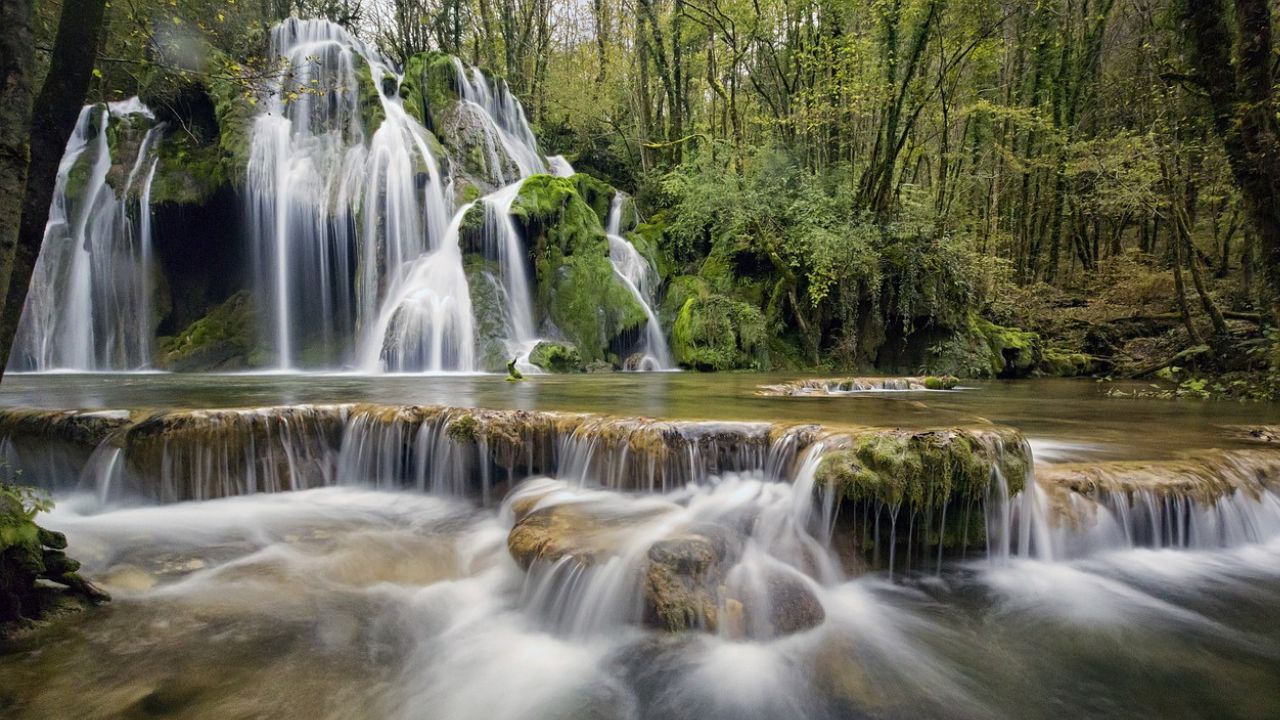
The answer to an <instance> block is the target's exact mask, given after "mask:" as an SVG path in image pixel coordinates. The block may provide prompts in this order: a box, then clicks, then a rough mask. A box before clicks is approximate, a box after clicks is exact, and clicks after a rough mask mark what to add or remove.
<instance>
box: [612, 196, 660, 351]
mask: <svg viewBox="0 0 1280 720" xmlns="http://www.w3.org/2000/svg"><path fill="white" fill-rule="evenodd" d="M625 202H626V198H625V197H624V196H623V195H622V193H617V194H615V195H614V196H613V200H612V202H611V203H610V205H609V218H608V222H607V223H606V227H605V233H606V234H607V235H608V237H609V262H610V263H612V264H613V271H614V272H615V273H617V275H618V277H619V278H621V279H622V282H623V284H624V285H626V287H627V290H629V291H630V292H631V294H632V295H634V296H635V298H636V300H637V301H638V302H639V303H640V306H641V307H643V308H644V314H645V317H646V318H647V321H646V323H645V326H644V338H643V340H642V344H641V345H640V348H639V350H638V352H639V353H640V355H641V359H640V361H639V362H637V363H635V367H629V368H627V369H628V370H670V369H671V368H673V367H675V363H674V362H673V361H672V359H671V350H670V348H669V347H668V346H667V337H666V334H665V333H663V331H662V324H661V323H660V322H659V321H658V316H657V314H656V313H654V311H653V306H654V304H655V303H656V302H657V290H658V271H657V268H655V267H654V266H653V263H652V262H651V261H650V260H649V259H648V258H646V257H644V256H643V255H641V254H640V251H639V250H637V249H636V246H635V245H632V244H631V243H630V242H629V241H628V240H627V239H626V238H624V237H622V210H623V206H624V204H625Z"/></svg>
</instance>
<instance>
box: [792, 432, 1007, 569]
mask: <svg viewBox="0 0 1280 720" xmlns="http://www.w3.org/2000/svg"><path fill="white" fill-rule="evenodd" d="M1030 467H1031V457H1030V452H1029V450H1028V449H1027V446H1026V443H1025V442H1024V441H1023V439H1022V437H1021V436H1020V435H1019V434H1018V433H1016V432H1015V431H1012V430H1007V429H990V430H968V429H947V430H925V431H910V430H867V431H864V432H857V433H853V434H851V435H850V436H849V438H848V442H847V444H846V445H845V446H844V447H841V448H838V449H835V450H832V451H830V452H828V453H827V454H826V455H824V456H823V457H822V460H821V461H820V462H819V464H818V468H817V471H816V473H815V476H814V480H815V484H816V487H817V488H818V489H819V491H820V492H825V493H830V494H831V496H832V497H833V498H834V499H835V500H836V501H837V502H840V503H847V504H849V505H852V506H854V507H853V509H851V510H850V511H849V512H848V513H843V515H845V516H847V517H853V518H859V517H861V518H867V517H871V518H876V517H878V516H879V515H880V514H881V513H884V514H886V515H887V518H888V519H885V521H884V522H866V523H863V524H862V525H861V526H860V527H858V528H856V529H857V530H858V531H859V532H860V536H859V537H858V538H857V539H856V541H855V543H856V546H857V549H859V550H861V551H863V552H865V553H868V554H870V553H879V555H880V556H881V557H884V556H885V555H887V553H886V552H883V551H884V550H885V549H887V548H889V547H890V546H893V545H908V546H910V545H914V546H915V548H916V549H917V550H919V549H920V548H924V547H933V548H937V547H938V546H939V545H941V546H942V547H943V548H948V549H959V548H963V547H968V546H971V545H976V544H981V543H982V542H985V540H986V529H985V527H984V525H983V513H982V508H983V506H984V504H985V503H986V500H987V498H988V496H989V493H990V491H991V488H992V485H991V483H992V477H993V473H995V472H998V473H999V476H1000V477H1002V478H1003V479H1004V482H1005V489H1006V491H1007V492H1008V494H1010V495H1012V494H1014V493H1017V492H1019V491H1021V490H1022V488H1023V486H1024V484H1025V482H1026V479H1027V474H1028V470H1029V469H1030ZM899 517H901V518H908V517H910V518H915V520H914V521H913V522H912V523H911V524H910V526H909V527H906V526H903V527H898V526H897V523H896V521H895V520H894V519H895V518H899Z"/></svg>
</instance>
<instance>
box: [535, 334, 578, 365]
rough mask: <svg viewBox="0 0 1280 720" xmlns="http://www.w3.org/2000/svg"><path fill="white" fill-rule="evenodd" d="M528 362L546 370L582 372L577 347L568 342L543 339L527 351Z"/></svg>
mask: <svg viewBox="0 0 1280 720" xmlns="http://www.w3.org/2000/svg"><path fill="white" fill-rule="evenodd" d="M529 362H530V363H531V364H533V365H537V366H538V367H540V368H542V369H543V370H545V371H547V372H552V373H576V372H582V370H583V365H582V355H581V354H579V353H578V348H576V347H574V346H573V345H570V344H569V343H562V342H551V341H547V340H544V341H542V342H540V343H538V344H537V345H535V346H534V348H533V350H531V351H530V352H529Z"/></svg>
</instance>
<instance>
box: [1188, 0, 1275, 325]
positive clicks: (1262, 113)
mask: <svg viewBox="0 0 1280 720" xmlns="http://www.w3.org/2000/svg"><path fill="white" fill-rule="evenodd" d="M1183 13H1184V15H1183V17H1184V19H1185V20H1186V23H1187V28H1188V30H1189V31H1190V32H1189V35H1190V37H1191V46H1192V47H1191V49H1192V57H1193V60H1194V62H1195V66H1196V70H1197V72H1198V74H1199V79H1200V81H1201V84H1202V85H1203V87H1204V89H1205V91H1206V92H1207V93H1208V95H1209V102H1210V104H1211V105H1212V107H1213V115H1214V127H1215V129H1216V130H1217V133H1218V135H1219V136H1220V137H1221V138H1222V141H1223V145H1224V147H1225V148H1226V151H1227V159H1228V161H1229V162H1230V165H1231V171H1232V174H1233V175H1234V177H1235V180H1236V184H1237V185H1238V186H1239V188H1240V193H1241V195H1242V197H1243V199H1244V204H1245V208H1246V209H1247V210H1248V212H1249V218H1250V220H1251V221H1252V224H1253V227H1254V232H1255V233H1256V234H1257V238H1258V246H1259V250H1260V255H1261V260H1262V262H1261V266H1262V270H1263V273H1265V279H1266V282H1267V295H1268V297H1267V304H1268V305H1269V310H1270V313H1271V316H1272V319H1273V320H1276V319H1280V132H1278V131H1277V128H1276V120H1275V115H1274V112H1275V99H1274V97H1273V86H1274V83H1273V80H1272V69H1271V68H1272V57H1271V55H1272V41H1271V13H1270V9H1269V3H1268V2H1267V1H1266V0H1235V13H1234V18H1235V23H1236V37H1235V38H1234V41H1235V42H1234V46H1235V48H1236V53H1235V54H1236V56H1237V58H1236V61H1235V62H1233V59H1232V52H1231V48H1232V45H1233V43H1232V40H1233V38H1232V33H1231V30H1230V28H1229V27H1228V25H1227V20H1228V18H1229V17H1231V16H1230V15H1229V14H1228V12H1227V8H1226V7H1225V4H1224V2H1223V0H1195V1H1194V2H1193V1H1191V0H1188V1H1187V2H1186V4H1185V5H1184V6H1183Z"/></svg>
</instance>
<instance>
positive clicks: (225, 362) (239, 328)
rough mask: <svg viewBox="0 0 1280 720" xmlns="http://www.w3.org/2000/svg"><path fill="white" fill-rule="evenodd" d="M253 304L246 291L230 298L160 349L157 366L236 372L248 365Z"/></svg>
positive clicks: (252, 324)
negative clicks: (234, 370) (231, 370)
mask: <svg viewBox="0 0 1280 720" xmlns="http://www.w3.org/2000/svg"><path fill="white" fill-rule="evenodd" d="M253 321H254V314H253V300H252V297H251V295H250V293H249V291H247V290H242V291H240V292H238V293H236V294H235V295H232V296H231V297H230V298H228V299H227V301H226V302H224V303H223V304H221V305H219V306H218V307H216V308H214V309H213V310H212V311H210V312H209V314H208V315H205V316H204V317H202V318H200V319H199V320H197V321H195V322H194V323H192V324H191V325H190V326H188V327H187V329H185V330H183V331H182V332H181V333H179V334H178V335H177V336H176V337H174V338H172V339H170V340H169V342H168V343H167V344H165V345H164V346H163V347H161V353H160V357H159V359H158V362H157V364H158V365H159V366H160V367H162V368H166V369H170V370H215V369H237V368H244V367H248V366H249V365H250V364H251V358H250V353H252V352H253V347H254V329H253V328H254V322H253Z"/></svg>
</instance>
